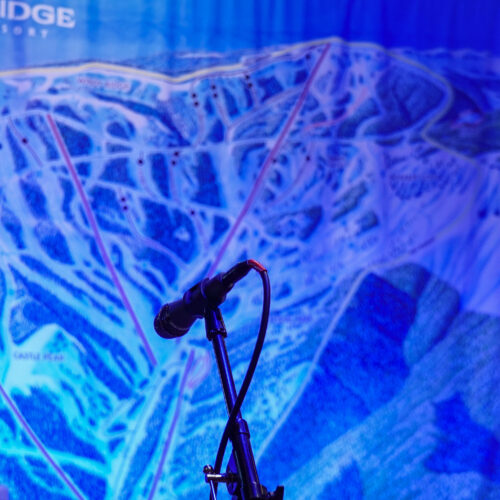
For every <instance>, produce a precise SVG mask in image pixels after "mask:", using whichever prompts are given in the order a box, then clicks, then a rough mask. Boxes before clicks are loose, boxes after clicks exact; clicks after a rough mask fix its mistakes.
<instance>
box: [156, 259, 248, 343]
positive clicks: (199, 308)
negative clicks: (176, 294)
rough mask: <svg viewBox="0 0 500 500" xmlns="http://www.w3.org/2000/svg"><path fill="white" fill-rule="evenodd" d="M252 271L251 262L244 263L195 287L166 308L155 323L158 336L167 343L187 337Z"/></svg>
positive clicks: (159, 313) (160, 312)
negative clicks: (193, 326)
mask: <svg viewBox="0 0 500 500" xmlns="http://www.w3.org/2000/svg"><path fill="white" fill-rule="evenodd" d="M251 268H252V266H251V263H250V261H243V262H240V263H238V264H236V265H235V266H233V267H232V268H231V269H230V270H229V271H227V272H226V273H220V274H217V275H216V276H214V277H213V278H205V279H204V280H202V281H200V282H199V283H197V284H196V285H194V286H192V287H191V288H190V289H189V290H188V291H187V292H186V293H184V295H183V297H182V299H179V300H176V301H175V302H169V303H168V304H165V305H164V306H163V307H162V308H161V309H160V311H159V312H158V314H157V315H156V317H155V320H154V328H155V330H156V333H157V334H158V335H160V337H163V338H166V339H172V338H176V337H181V336H182V335H185V334H186V333H187V332H188V331H189V329H190V328H191V326H192V325H193V323H194V322H195V321H196V320H197V319H199V318H203V317H204V316H205V314H206V312H207V311H208V310H210V309H215V308H217V307H218V306H219V305H220V304H222V303H223V302H224V301H225V300H226V294H227V293H228V292H229V291H230V290H231V289H232V288H233V286H234V284H235V283H236V282H237V281H239V280H240V279H242V278H243V277H244V276H246V275H247V274H248V272H249V271H250V269H251Z"/></svg>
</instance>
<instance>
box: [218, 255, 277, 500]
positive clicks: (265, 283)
mask: <svg viewBox="0 0 500 500" xmlns="http://www.w3.org/2000/svg"><path fill="white" fill-rule="evenodd" d="M247 262H248V264H249V265H250V267H251V268H252V269H254V270H255V271H257V272H258V273H259V275H260V277H261V280H262V287H263V299H262V314H261V319H260V326H259V333H258V335H257V340H256V342H255V347H254V350H253V353H252V357H251V359H250V363H249V365H248V368H247V372H246V374H245V377H244V379H243V382H242V384H241V388H240V391H239V392H238V396H237V397H236V401H235V403H234V406H233V408H232V410H231V413H230V414H229V417H228V419H227V422H226V426H225V428H224V432H223V433H222V437H221V440H220V443H219V449H218V450H217V457H216V459H215V465H214V472H215V473H216V474H219V473H220V470H221V467H222V460H223V459H224V453H225V452H226V447H227V442H228V440H229V432H230V429H231V427H232V426H233V425H234V423H235V422H236V416H237V415H238V413H239V411H240V409H241V405H242V404H243V400H244V399H245V396H246V394H247V391H248V388H249V386H250V382H251V381H252V378H253V375H254V372H255V369H256V367H257V363H258V361H259V357H260V353H261V351H262V346H263V345H264V340H265V338H266V332H267V324H268V322H269V311H270V308H271V285H270V284H269V276H268V274H267V269H266V268H265V267H264V266H263V265H262V264H260V263H259V262H257V261H256V260H253V259H250V260H248V261H247ZM217 486H218V484H217V483H215V484H214V489H215V494H217ZM210 499H211V500H212V499H213V500H216V498H215V497H213V496H212V492H210Z"/></svg>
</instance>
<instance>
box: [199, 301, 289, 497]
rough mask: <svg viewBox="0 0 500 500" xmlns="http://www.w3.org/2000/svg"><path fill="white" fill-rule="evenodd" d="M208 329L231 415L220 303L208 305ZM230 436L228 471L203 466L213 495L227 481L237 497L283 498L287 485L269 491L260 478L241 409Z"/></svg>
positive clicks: (233, 391) (232, 402)
mask: <svg viewBox="0 0 500 500" xmlns="http://www.w3.org/2000/svg"><path fill="white" fill-rule="evenodd" d="M205 329H206V333H207V339H208V340H209V341H210V342H211V343H212V346H213V349H214V353H215V359H216V362H217V368H218V370H219V375H220V379H221V382H222V390H223V392H224V399H225V402H226V408H227V412H228V415H230V414H231V410H232V409H233V407H234V405H235V402H236V398H237V396H238V394H237V392H236V386H235V384H234V379H233V375H232V371H231V365H230V363H229V356H228V354H227V349H226V343H225V340H224V339H225V338H226V337H227V331H226V327H225V325H224V320H223V319H222V314H221V312H220V309H219V308H218V307H215V308H208V310H207V311H206V312H205ZM229 439H230V440H231V443H232V445H233V452H232V455H231V459H230V460H229V464H228V471H227V472H226V473H225V474H221V473H218V472H216V471H214V469H213V468H212V467H211V466H210V465H206V466H205V467H204V469H203V472H204V473H205V481H206V482H207V483H209V484H210V491H211V493H210V498H211V500H216V491H217V486H216V484H217V483H220V482H222V483H226V484H227V489H228V491H229V493H230V494H231V495H232V499H233V500H283V495H284V488H283V487H282V486H278V488H277V489H276V491H275V492H272V493H271V492H268V491H267V489H266V488H265V486H263V485H262V484H261V483H260V481H259V475H258V473H257V467H256V465H255V459H254V455H253V451H252V446H251V444H250V431H249V429H248V424H247V422H246V421H245V420H244V419H243V417H242V416H241V411H240V412H238V413H237V415H236V419H235V422H234V424H233V425H232V427H231V428H230V429H229Z"/></svg>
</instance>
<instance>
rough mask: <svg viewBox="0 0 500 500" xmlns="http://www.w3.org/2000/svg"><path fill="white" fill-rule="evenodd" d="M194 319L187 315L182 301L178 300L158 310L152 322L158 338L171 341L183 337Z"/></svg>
mask: <svg viewBox="0 0 500 500" xmlns="http://www.w3.org/2000/svg"><path fill="white" fill-rule="evenodd" d="M196 319H197V318H196V317H194V316H192V315H191V314H187V312H186V310H185V305H184V303H183V299H180V300H177V301H175V302H171V303H170V304H165V305H164V306H163V307H162V308H161V309H160V311H159V312H158V314H157V315H156V317H155V320H154V328H155V330H156V333H157V334H158V335H159V336H160V337H163V338H165V339H173V338H176V337H181V336H182V335H185V334H186V333H187V332H188V330H189V329H190V328H191V326H192V325H193V323H194V322H195V321H196Z"/></svg>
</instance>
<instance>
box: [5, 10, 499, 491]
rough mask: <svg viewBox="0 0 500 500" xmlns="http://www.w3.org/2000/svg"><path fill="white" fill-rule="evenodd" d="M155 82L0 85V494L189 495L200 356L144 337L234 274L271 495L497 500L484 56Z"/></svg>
mask: <svg viewBox="0 0 500 500" xmlns="http://www.w3.org/2000/svg"><path fill="white" fill-rule="evenodd" d="M13 3H14V2H11V4H13ZM40 15H41V14H40ZM61 16H62V14H61ZM68 16H69V17H68ZM4 17H5V16H4ZM60 19H62V20H63V21H64V20H65V19H66V22H70V21H71V16H70V14H68V13H66V17H64V16H63V17H61V18H60ZM61 22H62V21H61ZM11 29H15V27H11ZM169 64H171V65H172V67H174V68H175V71H171V72H170V73H169V72H168V71H165V70H164V69H163V68H164V66H165V56H164V55H161V54H160V55H158V56H156V57H147V58H143V59H134V60H129V61H127V62H126V63H123V64H121V65H118V64H109V63H104V62H102V61H101V62H97V61H83V62H81V61H77V62H71V63H67V64H60V65H51V66H43V67H30V68H21V69H9V70H6V71H4V72H2V73H0V110H1V120H0V165H1V170H0V223H1V224H0V251H1V261H0V262H1V267H0V305H1V310H2V315H1V327H0V331H1V335H0V354H1V359H2V362H1V366H2V374H1V380H0V382H1V386H0V392H1V398H0V438H1V442H2V447H1V451H0V484H2V485H4V490H5V491H8V492H9V495H10V496H9V498H19V499H24V498H40V499H43V498H50V499H73V498H78V499H115V498H116V499H127V498H131V499H132V498H134V499H139V498H141V499H153V498H155V499H177V498H178V499H192V498H202V497H203V498H204V497H205V496H207V497H208V487H207V485H206V484H205V483H204V481H203V474H202V468H203V465H205V464H207V463H212V464H213V462H214V460H215V452H216V449H217V445H218V441H219V439H220V435H221V432H222V430H223V426H224V423H225V419H226V414H225V406H224V401H223V397H222V393H221V389H220V382H219V379H218V374H217V370H216V367H215V364H214V362H213V359H212V353H211V351H210V348H211V346H210V345H209V343H208V342H207V340H206V338H205V335H204V331H203V325H202V324H201V322H200V324H199V325H197V326H196V327H195V328H194V329H193V330H192V331H191V332H190V333H189V334H188V335H187V336H185V337H183V338H182V339H179V340H177V341H176V340H171V341H167V340H164V339H162V338H159V337H158V336H157V335H156V333H155V332H154V330H153V326H152V323H153V318H154V315H155V314H156V313H157V311H158V310H159V308H160V307H161V305H162V304H164V303H165V302H168V301H171V300H175V299H177V298H179V297H180V296H181V294H182V293H183V291H184V290H186V289H187V288H188V287H189V286H191V285H193V284H194V283H196V282H197V281H199V280H200V279H202V278H203V277H205V276H208V275H214V274H215V273H216V272H219V271H223V270H226V269H228V268H229V267H230V266H231V265H233V264H234V263H236V262H238V261H240V260H244V259H247V258H254V259H257V260H259V261H260V262H262V263H263V264H264V265H265V266H266V267H267V268H268V269H269V274H270V279H271V284H272V297H273V298H272V314H271V319H270V326H269V332H268V338H267V341H266V344H265V346H264V352H263V355H262V359H261V362H260V364H259V367H258V369H257V372H256V376H255V380H254V381H253V384H252V386H251V390H250V393H249V395H248V397H247V400H246V401H245V404H244V406H243V414H244V416H245V418H246V420H247V421H248V423H249V426H250V429H251V432H252V443H253V447H254V452H255V454H256V458H257V460H258V469H259V473H260V476H261V479H262V482H263V483H264V484H265V485H266V486H267V487H268V488H269V489H274V488H275V486H276V485H277V484H284V485H285V497H286V498H289V499H299V498H316V499H318V500H319V499H322V500H326V499H332V498H370V499H375V498H381V497H384V498H491V499H494V498H499V497H500V473H499V471H500V445H499V440H500V435H499V429H498V415H499V401H500V397H499V396H500V394H499V389H498V387H499V382H500V378H499V377H500V372H499V371H498V369H497V368H496V366H497V365H498V359H499V358H498V356H499V345H500V344H499V335H500V318H499V315H498V303H499V281H500V278H499V276H500V275H499V273H498V257H499V256H498V252H499V251H498V248H499V245H500V232H499V231H498V217H499V214H500V198H499V193H498V186H499V182H498V181H499V179H498V177H499V172H500V135H499V133H498V123H499V116H500V115H499V109H500V76H499V72H498V68H499V67H500V62H499V61H498V60H497V61H493V62H492V61H488V64H486V63H485V58H484V55H482V54H480V53H478V52H474V51H446V50H432V51H417V50H413V49H398V50H390V51H389V50H386V49H384V48H383V47H381V46H378V45H375V44H369V43H357V42H346V41H344V40H340V39H338V38H329V39H325V40H320V41H311V42H307V43H306V42H304V43H300V44H294V45H286V46H284V45H281V46H273V47H268V48H266V49H263V50H259V51H252V50H247V51H235V52H232V53H231V52H230V53H217V54H201V53H192V54H189V55H186V54H183V55H182V57H181V56H179V57H178V58H175V56H172V55H169ZM492 68H493V70H492ZM261 301H262V297H261V289H260V284H259V280H258V277H257V276H254V275H252V274H250V275H249V276H248V277H247V278H245V280H243V281H241V282H239V283H238V284H237V285H236V286H235V288H234V290H233V291H231V294H230V295H228V300H227V301H226V302H225V303H224V305H223V306H222V311H223V314H224V317H225V319H226V324H227V327H228V331H229V336H228V340H227V342H228V348H229V354H230V358H231V362H232V367H233V370H234V373H235V377H236V379H237V383H241V380H242V377H243V375H244V373H245V370H246V367H247V364H248V362H249V359H250V354H251V351H252V349H253V344H254V341H255V336H256V333H257V329H258V323H259V318H260V310H261ZM220 497H221V498H229V496H228V494H227V493H226V492H225V491H221V493H220Z"/></svg>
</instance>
